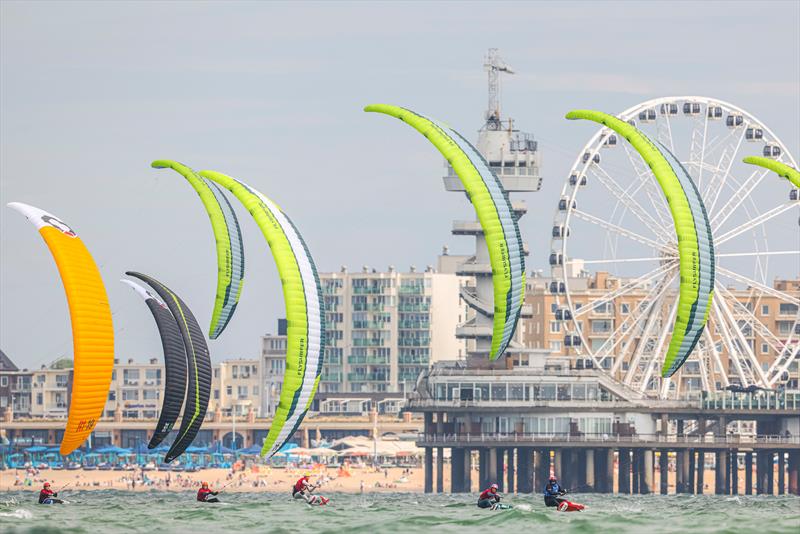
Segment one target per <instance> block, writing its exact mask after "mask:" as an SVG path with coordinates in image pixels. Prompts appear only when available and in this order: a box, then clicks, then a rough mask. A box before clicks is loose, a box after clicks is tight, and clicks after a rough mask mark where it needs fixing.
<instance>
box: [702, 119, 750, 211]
mask: <svg viewBox="0 0 800 534" xmlns="http://www.w3.org/2000/svg"><path fill="white" fill-rule="evenodd" d="M731 135H733V132H731ZM744 137H745V128H741V132H740V134H739V139H738V140H737V141H736V147H735V148H734V149H733V150H723V151H722V154H721V155H720V158H719V160H718V161H717V169H718V170H717V171H716V172H715V173H714V174H713V175H712V176H711V180H709V182H708V187H707V188H706V190H705V191H703V200H704V201H705V199H707V198H708V195H709V194H712V195H714V198H713V199H712V201H711V203H710V205H709V204H706V207H707V208H708V212H709V213H712V212H713V211H714V207H715V206H716V205H717V201H718V200H719V196H720V193H721V192H722V189H723V188H722V184H724V183H725V181H726V179H727V178H728V177H729V176H730V174H731V167H732V166H733V162H734V161H735V158H736V154H738V153H739V149H740V148H741V146H742V141H744ZM722 168H724V169H725V171H724V172H720V170H721V169H722Z"/></svg>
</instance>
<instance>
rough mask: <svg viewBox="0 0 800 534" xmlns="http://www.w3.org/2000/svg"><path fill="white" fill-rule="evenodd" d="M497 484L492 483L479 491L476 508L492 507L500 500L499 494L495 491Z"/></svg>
mask: <svg viewBox="0 0 800 534" xmlns="http://www.w3.org/2000/svg"><path fill="white" fill-rule="evenodd" d="M497 489H498V486H497V484H492V485H491V486H489V488H488V489H485V490H483V491H482V492H481V494H480V497H478V508H492V507H493V506H494V505H495V504H497V503H499V502H500V495H499V494H498V493H497Z"/></svg>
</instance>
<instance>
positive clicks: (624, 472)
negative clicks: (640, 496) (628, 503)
mask: <svg viewBox="0 0 800 534" xmlns="http://www.w3.org/2000/svg"><path fill="white" fill-rule="evenodd" d="M617 475H618V479H619V480H618V481H617V486H618V488H619V493H622V494H629V493H630V492H631V451H630V449H620V450H619V472H618V473H617Z"/></svg>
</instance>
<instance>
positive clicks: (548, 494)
mask: <svg viewBox="0 0 800 534" xmlns="http://www.w3.org/2000/svg"><path fill="white" fill-rule="evenodd" d="M565 493H567V491H566V490H565V489H564V488H562V487H561V486H560V485H559V483H558V479H557V478H556V476H555V475H550V480H549V481H548V482H547V485H546V486H545V487H544V505H545V506H548V507H552V506H556V507H557V506H558V505H559V504H561V503H562V502H564V501H565V500H566V499H562V498H561V497H562V496H563V495H564V494H565Z"/></svg>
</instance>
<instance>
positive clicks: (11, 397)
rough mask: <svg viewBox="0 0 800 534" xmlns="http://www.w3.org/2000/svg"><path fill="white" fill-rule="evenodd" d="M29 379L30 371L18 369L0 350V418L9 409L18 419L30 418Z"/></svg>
mask: <svg viewBox="0 0 800 534" xmlns="http://www.w3.org/2000/svg"><path fill="white" fill-rule="evenodd" d="M31 377H32V373H31V372H30V371H28V370H27V369H19V368H18V367H17V366H16V365H15V364H14V362H13V361H11V358H9V357H8V356H7V355H6V354H5V353H4V352H3V351H2V350H0V416H2V415H3V413H4V412H5V411H6V410H9V409H10V410H11V412H12V413H14V414H17V415H18V416H20V417H29V416H30V412H31Z"/></svg>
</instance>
